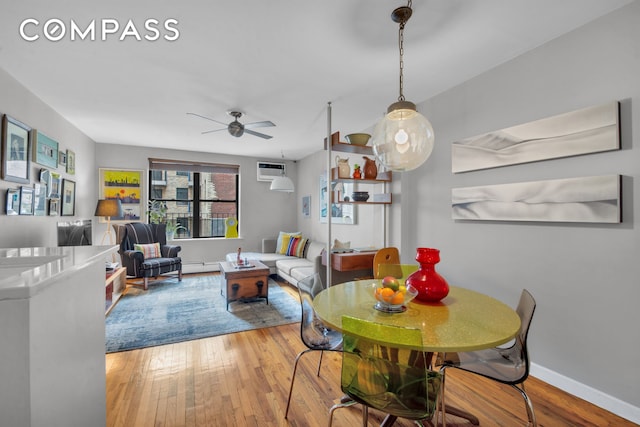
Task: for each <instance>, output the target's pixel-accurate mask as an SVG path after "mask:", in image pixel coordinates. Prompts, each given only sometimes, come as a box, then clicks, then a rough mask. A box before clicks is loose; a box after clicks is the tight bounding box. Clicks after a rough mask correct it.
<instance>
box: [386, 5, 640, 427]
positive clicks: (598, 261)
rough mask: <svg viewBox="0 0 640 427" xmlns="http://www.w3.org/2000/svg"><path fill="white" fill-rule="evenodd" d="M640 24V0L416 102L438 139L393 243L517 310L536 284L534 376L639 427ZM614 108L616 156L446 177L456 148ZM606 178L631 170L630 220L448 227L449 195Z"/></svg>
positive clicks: (626, 205) (413, 177) (406, 255)
mask: <svg viewBox="0 0 640 427" xmlns="http://www.w3.org/2000/svg"><path fill="white" fill-rule="evenodd" d="M639 22H640V3H638V2H635V3H633V4H631V5H629V6H627V7H625V8H622V9H620V10H618V11H616V12H613V13H612V14H611V15H608V16H606V17H604V18H601V19H599V20H597V21H595V22H593V23H590V24H588V25H586V26H584V27H582V28H580V29H578V30H576V31H574V32H572V33H569V34H568V35H565V36H562V37H560V38H558V39H556V40H553V41H551V42H549V43H547V44H545V45H543V46H541V47H539V48H537V49H535V50H533V51H530V52H528V53H526V54H524V55H522V56H520V57H519V58H516V59H514V60H512V61H509V62H508V63H505V64H503V65H501V66H499V67H496V68H495V69H493V70H491V71H489V72H487V73H484V74H482V75H480V76H478V77H476V78H474V79H472V80H470V81H468V82H466V83H464V84H462V85H459V86H458V87H455V88H453V89H451V90H448V91H446V92H444V93H442V94H440V95H438V96H436V97H434V98H432V99H430V100H429V101H428V102H426V103H424V104H423V105H421V106H420V107H419V109H420V110H421V111H423V112H425V114H426V115H427V117H429V119H430V120H431V122H432V124H433V127H434V129H435V132H436V141H437V142H436V147H435V149H434V152H433V155H432V156H431V158H430V159H429V160H428V161H427V162H426V164H425V165H423V166H422V167H420V168H419V169H417V170H416V171H413V172H411V173H408V174H405V175H404V176H403V177H402V178H403V179H402V190H403V199H402V216H403V223H402V232H401V236H400V239H397V238H396V241H401V243H402V246H401V252H402V258H403V260H405V261H409V260H411V259H412V257H413V255H414V252H415V248H416V247H420V246H429V247H435V248H439V249H441V258H442V261H441V263H440V264H439V265H438V270H439V272H440V273H441V274H442V275H443V276H444V277H445V278H447V279H448V281H449V283H450V284H452V285H458V286H464V287H468V288H472V289H476V290H479V291H481V292H484V293H487V294H489V295H492V296H494V297H496V298H498V299H500V300H502V301H505V302H507V303H509V304H511V305H514V306H515V304H516V303H517V301H518V297H519V294H520V291H521V289H522V288H527V289H529V290H530V291H531V292H532V293H533V295H534V296H535V298H536V300H537V303H538V306H537V311H536V315H535V317H534V319H533V325H532V330H531V333H530V346H531V357H532V360H533V362H534V363H535V364H536V366H539V367H540V369H538V371H537V373H538V374H540V376H542V377H543V379H546V380H548V381H550V382H552V383H554V382H555V383H556V384H559V385H560V386H568V384H570V383H572V382H573V381H576V382H578V383H581V384H583V385H585V386H586V387H585V388H582V389H581V390H576V391H577V392H580V393H583V394H585V395H588V394H589V393H591V394H593V395H599V394H600V393H605V394H606V395H608V396H600V397H599V398H598V399H596V400H597V401H599V403H601V404H602V406H606V407H609V408H610V409H613V410H615V411H616V412H624V413H626V414H627V416H630V417H633V419H634V420H635V421H636V422H640V409H639V408H638V407H640V370H639V369H638V368H637V366H638V361H639V358H638V354H640V339H639V338H640V335H639V334H638V326H637V325H638V324H640V310H638V309H637V304H638V301H640V286H638V283H639V279H638V278H639V277H640V263H639V262H638V261H639V260H640V245H639V244H638V242H640V226H639V223H638V220H637V219H636V215H635V212H638V211H639V208H640V197H638V186H637V185H635V184H636V183H635V180H636V179H638V176H639V175H640V166H639V165H640V149H638V147H636V145H638V141H637V140H638V138H637V134H638V132H637V129H640V108H638V106H637V105H636V103H639V102H640V77H639V76H640V50H639V48H638V46H639V45H638V40H640V26H639V25H638V23H639ZM612 100H619V101H620V102H621V122H622V149H621V150H620V151H614V152H607V153H599V154H590V155H583V156H577V157H572V158H566V159H556V160H549V161H544V162H536V163H531V164H524V165H514V166H508V167H502V168H496V169H490V170H484V171H476V172H468V173H463V174H456V175H454V174H452V172H451V148H450V144H451V142H453V141H455V140H458V139H460V138H464V137H469V136H473V135H478V134H481V133H485V132H488V131H492V130H497V129H502V128H505V127H509V126H512V125H517V124H521V123H526V122H529V121H532V120H536V119H539V118H544V117H548V116H552V115H556V114H559V113H564V112H568V111H572V110H576V109H580V108H583V107H588V106H593V105H598V104H602V103H605V102H607V101H612ZM634 129H635V130H636V131H635V132H634ZM605 174H621V175H623V191H622V206H623V223H622V224H614V225H607V224H591V225H589V224H569V223H566V224H556V223H543V222H541V223H533V222H524V223H518V222H474V221H453V220H452V219H451V207H450V206H451V189H452V188H457V187H466V186H473V185H484V184H487V185H488V184H500V183H509V182H520V181H536V180H544V179H554V178H568V177H580V176H595V175H605ZM556 373H557V374H560V375H561V376H565V377H568V378H567V381H566V382H565V383H563V381H564V380H563V378H562V377H561V376H558V375H556ZM534 374H536V371H534ZM545 376H546V378H545ZM573 385H576V384H573ZM564 388H566V387H564ZM578 388H580V387H578ZM593 389H595V390H593ZM629 414H630V415H629Z"/></svg>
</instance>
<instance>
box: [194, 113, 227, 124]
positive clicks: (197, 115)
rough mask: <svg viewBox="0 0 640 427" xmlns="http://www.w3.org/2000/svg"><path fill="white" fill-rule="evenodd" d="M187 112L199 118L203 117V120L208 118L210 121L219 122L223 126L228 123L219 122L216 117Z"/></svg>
mask: <svg viewBox="0 0 640 427" xmlns="http://www.w3.org/2000/svg"><path fill="white" fill-rule="evenodd" d="M187 114H188V115H190V116H196V117H200V118H202V119H205V120H210V121H212V122H216V123H220V124H221V125H225V126H227V124H228V123H224V122H219V121H217V120H216V119H212V118H210V117H205V116H201V115H200V114H196V113H187Z"/></svg>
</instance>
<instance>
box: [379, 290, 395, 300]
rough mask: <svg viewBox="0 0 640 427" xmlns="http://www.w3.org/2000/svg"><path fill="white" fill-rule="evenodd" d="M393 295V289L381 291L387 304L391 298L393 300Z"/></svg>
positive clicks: (381, 295)
mask: <svg viewBox="0 0 640 427" xmlns="http://www.w3.org/2000/svg"><path fill="white" fill-rule="evenodd" d="M393 294H395V292H394V291H393V289H391V288H382V289H380V297H381V298H382V299H383V300H384V301H386V302H389V301H390V300H391V298H393Z"/></svg>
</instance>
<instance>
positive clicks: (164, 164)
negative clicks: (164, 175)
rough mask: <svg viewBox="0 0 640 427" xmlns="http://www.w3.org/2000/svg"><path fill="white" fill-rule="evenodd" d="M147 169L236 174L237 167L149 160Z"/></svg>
mask: <svg viewBox="0 0 640 427" xmlns="http://www.w3.org/2000/svg"><path fill="white" fill-rule="evenodd" d="M149 169H152V170H171V171H186V172H209V173H230V174H236V175H237V174H238V173H239V171H240V166H239V165H226V164H222V163H206V162H193V161H187V160H169V159H153V158H149Z"/></svg>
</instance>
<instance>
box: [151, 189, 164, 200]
mask: <svg viewBox="0 0 640 427" xmlns="http://www.w3.org/2000/svg"><path fill="white" fill-rule="evenodd" d="M162 196H163V191H162V188H158V187H156V186H152V188H151V193H149V200H159V199H162Z"/></svg>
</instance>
